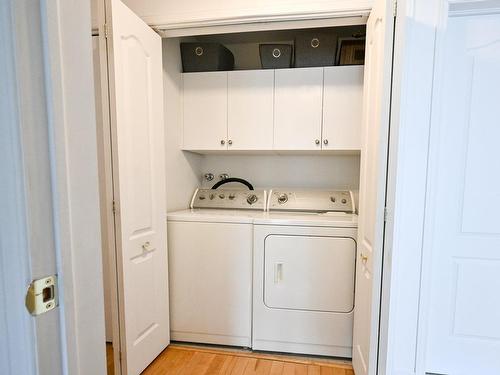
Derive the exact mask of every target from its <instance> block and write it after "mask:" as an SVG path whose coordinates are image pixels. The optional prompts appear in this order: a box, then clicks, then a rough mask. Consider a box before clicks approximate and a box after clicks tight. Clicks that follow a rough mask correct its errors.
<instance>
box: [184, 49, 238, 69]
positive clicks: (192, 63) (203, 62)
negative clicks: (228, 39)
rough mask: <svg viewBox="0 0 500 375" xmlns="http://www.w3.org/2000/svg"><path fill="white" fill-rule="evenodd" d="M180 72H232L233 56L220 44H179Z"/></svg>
mask: <svg viewBox="0 0 500 375" xmlns="http://www.w3.org/2000/svg"><path fill="white" fill-rule="evenodd" d="M181 57H182V70H183V71H184V72H209V71H216V70H233V68H234V56H233V54H232V53H231V51H230V50H228V49H227V48H226V47H224V46H223V45H222V44H220V43H181Z"/></svg>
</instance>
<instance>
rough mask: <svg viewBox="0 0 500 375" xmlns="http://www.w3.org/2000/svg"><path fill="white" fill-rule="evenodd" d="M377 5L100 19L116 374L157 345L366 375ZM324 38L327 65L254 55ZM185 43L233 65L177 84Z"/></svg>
mask: <svg viewBox="0 0 500 375" xmlns="http://www.w3.org/2000/svg"><path fill="white" fill-rule="evenodd" d="M127 3H128V4H129V5H130V6H131V8H132V9H134V6H138V5H137V3H134V2H131V1H129V2H125V4H127ZM388 3H391V2H387V4H386V2H385V1H381V0H377V1H375V2H374V4H373V6H372V9H371V10H370V9H366V8H363V9H351V10H349V11H346V10H345V9H344V10H343V11H337V12H336V11H331V12H327V13H324V14H322V15H321V16H310V17H305V16H302V17H299V16H297V15H295V16H289V17H286V16H285V15H283V19H280V17H278V16H277V17H276V18H272V19H266V18H265V17H262V18H261V19H258V18H259V17H257V20H255V19H254V20H253V21H246V22H245V21H241V20H240V21H238V20H236V19H235V20H233V21H231V20H230V19H228V20H225V21H224V22H221V23H219V24H217V23H214V24H210V22H208V23H207V24H206V25H205V26H199V25H198V26H196V25H189V24H186V25H178V26H176V27H169V26H168V25H164V26H162V25H159V24H155V25H153V28H151V27H150V26H148V25H147V24H146V23H145V22H144V21H143V20H141V18H140V17H139V16H138V15H136V14H135V13H134V12H133V11H132V10H131V9H129V8H127V6H126V5H125V4H123V3H122V2H120V1H118V0H111V1H109V2H106V4H105V7H104V5H103V6H101V7H100V8H99V17H100V19H101V20H102V21H100V23H99V32H98V36H95V37H94V38H93V39H94V67H95V75H96V104H97V108H98V142H99V152H100V153H99V166H100V169H99V178H100V192H101V224H102V228H103V264H104V268H105V270H104V280H105V282H104V284H105V300H106V301H105V308H106V341H107V342H109V343H110V344H112V350H110V355H112V356H113V357H114V369H115V373H122V374H138V373H140V372H141V371H143V370H144V368H145V367H147V365H148V364H149V363H151V362H152V361H153V360H154V358H156V357H157V356H158V354H159V353H161V352H162V350H163V349H165V347H166V346H167V345H168V344H169V343H170V341H180V342H189V343H199V344H212V345H229V346H236V347H244V348H249V349H253V350H263V351H271V352H282V353H295V354H307V355H321V356H329V357H337V358H344V359H346V360H352V364H353V368H354V370H355V373H356V374H357V375H364V374H374V373H375V371H376V356H377V345H378V333H377V332H378V322H379V317H378V316H379V304H380V286H381V277H382V274H381V272H382V271H381V268H382V267H381V264H382V237H383V226H384V201H385V181H386V176H385V175H386V165H387V145H388V128H389V120H388V118H389V103H390V84H391V82H390V77H391V68H392V37H393V36H392V35H393V34H392V33H393V13H392V4H388ZM139 8H140V6H139ZM147 18H148V17H145V19H147ZM315 35H319V36H320V37H319V38H316V37H315ZM322 38H325V40H334V41H335V42H334V43H335V45H336V47H335V51H336V52H335V56H334V57H333V60H332V61H331V63H327V64H324V65H321V64H318V63H317V62H316V63H314V62H313V63H310V64H309V66H308V65H307V62H306V63H303V64H304V65H302V66H301V65H300V64H299V63H298V62H297V56H295V62H294V61H293V59H294V58H293V55H294V53H293V52H292V55H291V60H290V64H289V65H288V66H286V67H280V68H272V67H267V68H263V66H262V65H263V62H262V61H261V55H260V54H261V53H262V51H261V48H262V45H270V46H291V48H297V43H298V41H299V40H309V41H312V40H313V39H316V40H319V41H320V42H322V41H323V39H322ZM359 41H362V43H361V44H362V45H363V46H365V47H364V49H363V51H364V52H363V51H361V50H357V53H354V52H356V51H354V52H353V50H352V49H351V50H350V51H351V53H352V54H353V56H354V57H353V56H351V60H349V59H348V57H346V56H347V55H346V54H347V53H348V52H345V51H346V50H348V48H349V46H350V44H353V45H358V46H359V45H360V43H359ZM365 41H366V42H365ZM189 43H198V44H199V45H200V46H209V45H212V44H213V43H217V44H219V45H222V46H224V47H225V48H227V50H229V51H230V52H231V54H232V56H233V58H234V66H232V68H231V69H227V70H214V69H211V70H210V71H197V72H195V71H189V72H188V71H185V70H186V62H185V61H184V69H183V57H182V56H181V46H182V45H183V44H189ZM314 43H316V42H311V45H312V44H314ZM313 48H315V47H314V46H313ZM342 51H344V52H342ZM288 52H289V51H288ZM295 52H297V51H295ZM196 53H200V54H202V53H204V51H203V49H201V50H198V51H197V52H196ZM272 53H275V54H277V53H276V52H275V51H274V50H273V51H272ZM281 53H287V51H286V49H282V50H280V51H279V54H280V56H281ZM344 54H345V55H344ZM346 59H347V60H346ZM214 185H215V186H214ZM293 275H295V276H293ZM111 353H112V354H111Z"/></svg>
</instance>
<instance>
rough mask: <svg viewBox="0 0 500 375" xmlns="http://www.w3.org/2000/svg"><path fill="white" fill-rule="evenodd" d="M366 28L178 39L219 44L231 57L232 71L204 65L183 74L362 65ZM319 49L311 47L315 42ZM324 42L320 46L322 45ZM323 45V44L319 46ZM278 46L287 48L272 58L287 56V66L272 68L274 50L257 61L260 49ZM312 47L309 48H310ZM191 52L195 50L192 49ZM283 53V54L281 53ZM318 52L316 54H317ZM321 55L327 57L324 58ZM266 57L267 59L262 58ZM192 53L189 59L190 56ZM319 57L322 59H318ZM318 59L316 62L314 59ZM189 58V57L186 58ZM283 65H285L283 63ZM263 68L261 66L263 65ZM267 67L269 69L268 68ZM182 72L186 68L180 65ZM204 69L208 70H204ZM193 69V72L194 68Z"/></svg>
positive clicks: (287, 31)
mask: <svg viewBox="0 0 500 375" xmlns="http://www.w3.org/2000/svg"><path fill="white" fill-rule="evenodd" d="M365 34H366V25H356V26H341V27H329V28H316V29H295V30H277V31H276V30H273V31H258V32H245V33H232V34H216V35H201V36H195V37H186V38H182V39H181V40H180V41H181V42H184V43H199V44H200V46H203V43H219V44H221V45H223V46H224V47H225V48H227V49H228V50H229V51H230V52H231V53H232V55H233V57H234V67H233V68H232V69H217V68H216V67H214V66H213V65H212V66H208V65H206V64H205V69H203V68H201V70H192V69H185V70H184V72H186V73H187V72H192V71H214V70H257V69H263V68H269V69H276V68H294V67H297V68H299V67H324V66H332V65H362V64H363V63H364V37H365ZM318 40H319V41H320V42H319V46H317V45H315V46H313V44H314V43H315V42H316V44H318V43H317V42H318ZM323 41H324V42H323ZM322 42H323V44H321V43H322ZM262 44H265V45H268V44H281V45H290V46H291V51H290V49H289V48H288V49H287V48H285V49H281V50H280V51H279V52H277V53H276V54H280V53H283V54H284V55H282V56H280V58H282V57H287V56H290V54H291V56H290V60H291V61H290V63H289V65H288V66H286V65H285V66H283V65H282V66H279V67H278V66H273V65H272V64H273V63H274V62H276V59H275V58H274V57H273V56H272V54H273V52H275V51H274V47H272V48H269V49H267V50H266V51H264V50H263V54H264V56H263V59H265V60H266V61H267V63H266V62H265V61H264V62H263V61H261V53H260V52H261V51H260V45H262ZM309 44H310V45H311V46H313V47H311V46H310V45H309ZM194 48H196V47H195V46H194ZM282 51H283V52H282ZM318 52H319V53H318ZM325 53H326V54H327V56H325ZM266 54H267V55H266ZM194 55H195V53H194V49H193V52H192V56H191V58H192V59H193V58H194V59H195V60H197V59H198V57H196V56H194ZM319 55H323V56H322V57H321V56H319ZM318 57H320V58H318ZM188 58H189V56H188ZM285 63H286V62H285ZM263 64H264V65H263ZM270 64H271V65H270ZM184 66H185V68H187V65H186V64H184ZM206 67H208V68H206ZM195 69H197V68H195Z"/></svg>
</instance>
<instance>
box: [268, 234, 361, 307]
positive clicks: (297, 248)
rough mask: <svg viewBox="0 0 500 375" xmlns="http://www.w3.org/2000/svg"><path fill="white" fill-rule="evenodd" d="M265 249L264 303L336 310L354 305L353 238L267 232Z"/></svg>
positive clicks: (354, 250)
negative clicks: (268, 234)
mask: <svg viewBox="0 0 500 375" xmlns="http://www.w3.org/2000/svg"><path fill="white" fill-rule="evenodd" d="M264 251H265V255H264V268H265V269H264V303H265V304H266V306H267V307H269V308H276V309H293V310H307V311H326V312H338V313H348V312H350V311H351V310H352V309H353V307H354V270H355V259H356V243H355V241H354V240H353V239H352V238H345V237H319V236H318V237H313V236H293V235H270V236H268V237H267V238H266V240H265V250H264Z"/></svg>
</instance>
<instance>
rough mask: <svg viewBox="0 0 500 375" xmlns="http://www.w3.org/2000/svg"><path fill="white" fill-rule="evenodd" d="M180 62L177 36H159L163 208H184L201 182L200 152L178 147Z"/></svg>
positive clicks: (180, 106) (180, 135) (180, 140)
mask: <svg viewBox="0 0 500 375" xmlns="http://www.w3.org/2000/svg"><path fill="white" fill-rule="evenodd" d="M181 71H182V64H181V57H180V49H179V40H178V39H164V40H163V77H164V79H163V86H164V101H165V137H166V140H165V147H166V155H165V157H166V168H167V184H166V185H167V211H174V210H178V209H183V208H186V207H187V206H188V204H189V201H190V198H191V195H192V194H193V191H194V189H196V188H197V187H198V186H199V185H200V183H201V180H200V178H201V159H202V156H201V155H197V154H193V153H190V152H184V151H181V150H180V148H181V145H182V77H181Z"/></svg>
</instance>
